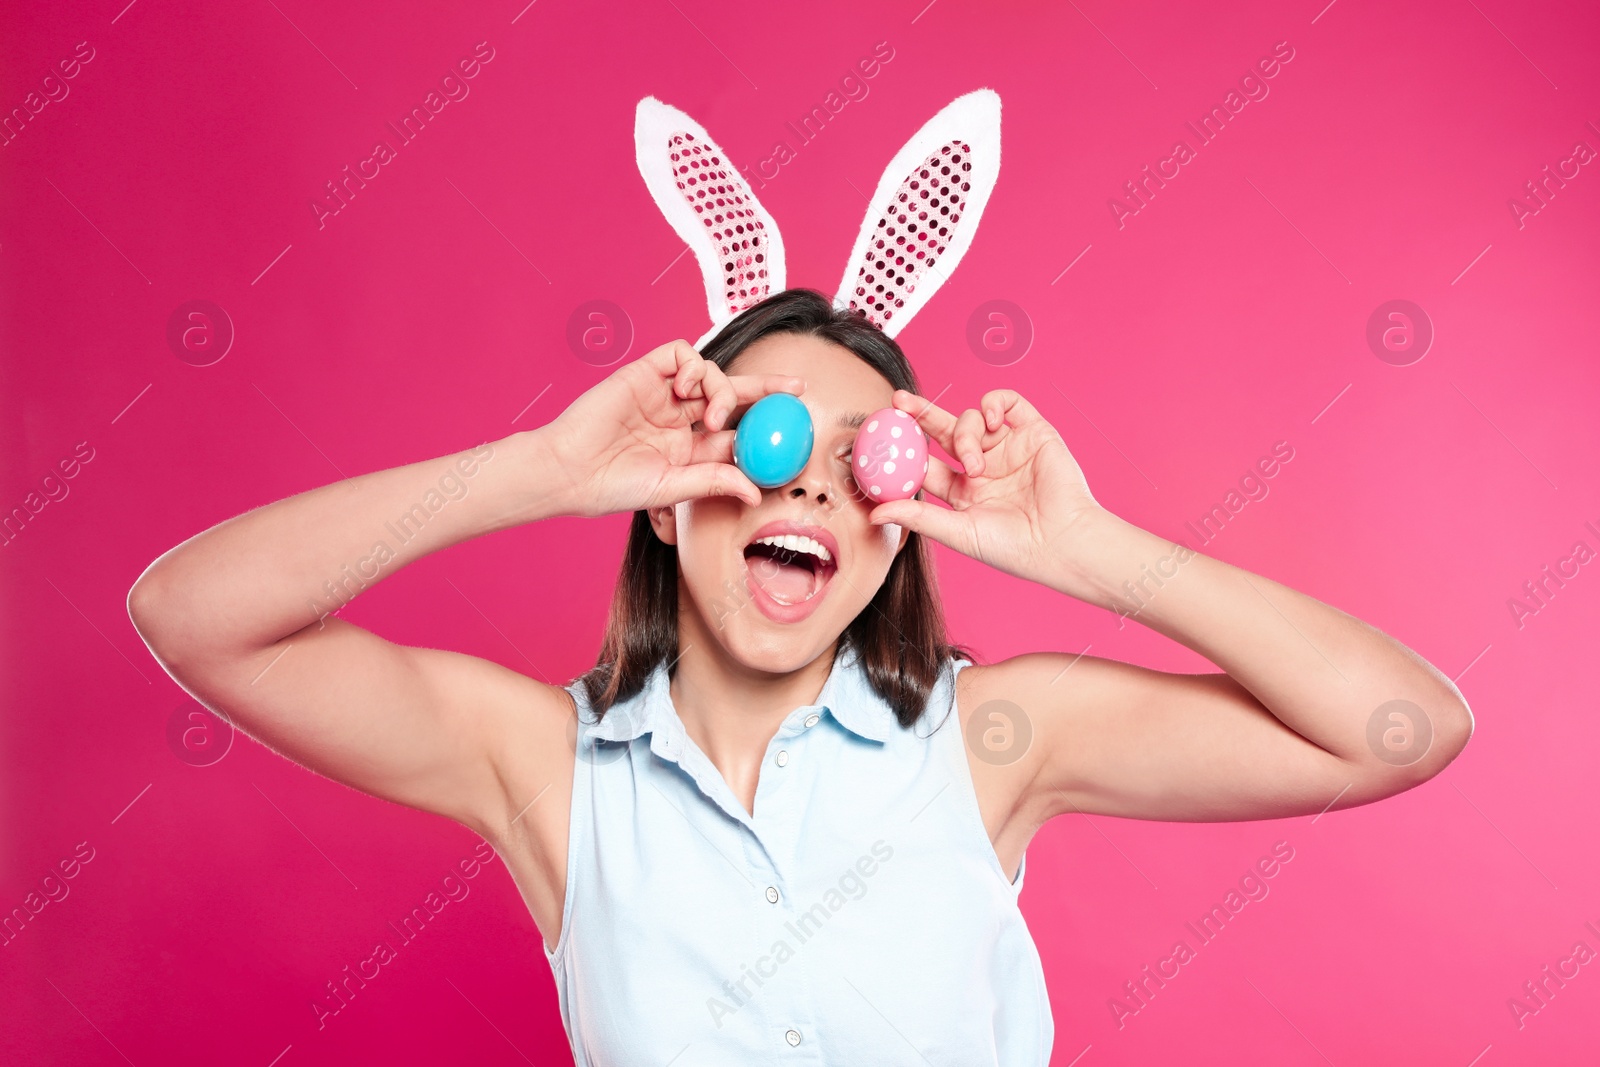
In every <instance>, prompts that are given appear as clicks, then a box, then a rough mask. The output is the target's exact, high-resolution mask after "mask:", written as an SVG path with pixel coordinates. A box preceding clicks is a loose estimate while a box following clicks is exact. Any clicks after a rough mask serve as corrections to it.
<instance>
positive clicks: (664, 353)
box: [640, 337, 700, 379]
mask: <svg viewBox="0 0 1600 1067" xmlns="http://www.w3.org/2000/svg"><path fill="white" fill-rule="evenodd" d="M690 353H692V354H693V355H694V356H696V357H698V356H699V355H700V353H698V352H695V350H694V346H693V345H691V344H690V343H689V342H688V341H685V340H684V339H683V338H681V337H680V338H678V339H677V340H675V341H668V342H667V343H666V344H664V345H660V346H658V347H656V348H652V349H651V350H650V351H648V352H646V353H645V354H644V355H643V356H641V357H640V362H642V363H646V364H648V365H649V366H651V367H652V368H654V369H655V370H656V372H657V373H659V374H660V375H661V377H662V378H664V379H666V378H671V377H672V376H673V375H674V374H676V373H678V368H679V367H680V366H682V365H683V363H684V362H685V360H686V359H687V358H688V355H689V354H690Z"/></svg>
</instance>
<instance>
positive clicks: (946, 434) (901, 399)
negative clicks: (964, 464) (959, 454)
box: [894, 389, 956, 456]
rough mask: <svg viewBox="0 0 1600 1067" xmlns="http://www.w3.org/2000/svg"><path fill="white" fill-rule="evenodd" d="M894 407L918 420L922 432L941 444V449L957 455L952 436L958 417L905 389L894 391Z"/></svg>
mask: <svg viewBox="0 0 1600 1067" xmlns="http://www.w3.org/2000/svg"><path fill="white" fill-rule="evenodd" d="M894 406H895V407H896V408H898V409H900V410H901V411H904V412H905V413H906V414H908V415H910V416H911V417H912V418H914V419H916V420H917V425H918V426H921V427H922V431H923V432H924V433H926V434H927V435H928V436H929V437H931V438H933V440H935V441H937V442H938V443H939V447H940V448H942V449H944V450H945V451H946V452H948V453H950V454H951V455H952V456H953V455H955V454H956V452H955V445H954V442H953V441H951V439H950V435H951V434H953V433H954V432H955V428H956V417H955V416H954V415H952V414H950V413H949V412H948V411H946V410H945V409H944V408H942V407H940V406H939V405H938V404H935V403H934V402H933V401H931V400H926V399H924V398H922V397H920V396H918V395H917V394H916V393H912V392H907V391H906V390H904V389H896V390H895V391H894Z"/></svg>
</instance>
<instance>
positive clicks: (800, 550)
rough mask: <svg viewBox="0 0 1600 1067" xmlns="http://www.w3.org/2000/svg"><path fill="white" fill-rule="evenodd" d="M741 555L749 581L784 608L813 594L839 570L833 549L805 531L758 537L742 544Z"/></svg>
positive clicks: (802, 601) (792, 605)
mask: <svg viewBox="0 0 1600 1067" xmlns="http://www.w3.org/2000/svg"><path fill="white" fill-rule="evenodd" d="M744 558H745V565H746V567H747V568H748V569H749V571H750V580H751V582H752V583H754V584H755V585H756V586H758V587H760V589H761V592H763V593H765V594H766V595H767V596H768V597H770V598H771V599H772V601H773V602H774V603H775V604H777V605H779V606H780V607H785V608H788V607H794V606H796V605H800V604H804V603H806V602H807V601H809V600H811V599H812V598H814V597H816V596H817V594H819V593H821V592H822V590H823V589H824V588H825V587H826V586H827V584H828V580H829V579H831V578H832V577H833V575H834V572H835V571H837V570H838V561H837V559H836V558H835V554H834V552H833V551H832V550H831V549H829V547H828V546H827V545H825V544H823V543H822V542H821V541H820V540H817V539H816V538H813V537H808V536H806V535H804V534H792V533H779V534H771V535H768V536H765V537H757V538H756V539H755V540H753V541H751V542H750V543H749V544H748V545H746V546H745V547H744Z"/></svg>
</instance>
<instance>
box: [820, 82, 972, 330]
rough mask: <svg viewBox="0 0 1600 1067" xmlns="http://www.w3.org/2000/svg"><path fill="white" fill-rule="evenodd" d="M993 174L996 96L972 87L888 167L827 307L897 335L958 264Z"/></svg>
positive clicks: (924, 127)
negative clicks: (847, 310)
mask: <svg viewBox="0 0 1600 1067" xmlns="http://www.w3.org/2000/svg"><path fill="white" fill-rule="evenodd" d="M999 176H1000V95H999V94H998V93H996V92H995V91H994V90H992V89H978V90H976V91H974V92H970V93H967V94H966V95H965V96H959V97H957V98H956V99H955V100H952V101H951V102H950V103H949V104H947V105H946V106H945V108H944V110H942V111H940V112H939V113H938V114H937V115H935V116H934V117H933V118H931V119H929V120H928V122H927V124H926V125H924V126H923V127H922V129H920V130H918V131H917V132H916V134H915V135H914V136H913V137H912V138H911V140H909V141H907V142H906V145H905V147H904V148H902V149H900V151H899V152H898V153H896V154H895V157H894V159H893V160H891V161H890V163H889V166H888V168H887V169H885V170H884V172H883V177H882V178H880V179H879V180H878V189H877V191H876V192H875V193H873V194H872V201H871V203H870V204H869V205H868V206H867V217H866V219H865V220H864V221H863V222H862V223H861V232H860V233H859V234H857V235H856V243H855V247H854V248H852V249H851V250H850V260H849V264H848V266H847V267H846V269H845V272H844V280H843V281H842V282H840V283H839V292H838V293H837V294H836V295H835V297H834V303H835V304H836V305H840V306H848V307H851V308H859V309H860V310H861V311H862V312H863V313H865V315H866V316H867V318H868V319H870V320H871V321H872V322H873V323H875V324H876V325H877V326H879V327H880V328H881V329H882V330H883V332H884V333H886V334H888V335H889V336H890V337H893V336H894V335H895V334H897V333H899V332H900V330H901V329H903V328H904V327H905V324H906V323H907V322H910V321H911V318H912V316H914V315H916V313H917V312H919V311H921V310H922V307H923V305H924V304H926V303H927V302H928V298H929V297H931V296H933V294H934V293H936V292H938V290H939V287H940V286H941V285H943V284H944V283H945V281H946V280H948V279H949V277H950V274H951V272H952V271H954V270H955V269H956V264H957V263H960V262H961V257H962V256H963V255H965V254H966V251H967V248H968V247H969V246H971V244H972V238H973V235H974V234H976V233H977V230H978V219H979V218H980V217H982V215H983V208H984V205H985V204H987V203H988V202H989V194H990V193H991V192H993V191H994V183H995V181H996V179H998V178H999ZM935 264H937V266H935Z"/></svg>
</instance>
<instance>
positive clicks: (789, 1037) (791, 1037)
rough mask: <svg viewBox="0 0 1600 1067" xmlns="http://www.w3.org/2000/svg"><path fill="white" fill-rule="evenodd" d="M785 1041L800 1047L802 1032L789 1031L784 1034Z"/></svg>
mask: <svg viewBox="0 0 1600 1067" xmlns="http://www.w3.org/2000/svg"><path fill="white" fill-rule="evenodd" d="M783 1039H784V1040H785V1041H787V1042H789V1044H791V1045H798V1044H799V1043H800V1031H798V1030H789V1031H787V1032H786V1033H784V1035H783Z"/></svg>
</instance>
